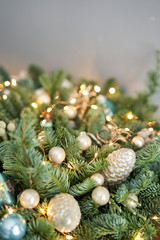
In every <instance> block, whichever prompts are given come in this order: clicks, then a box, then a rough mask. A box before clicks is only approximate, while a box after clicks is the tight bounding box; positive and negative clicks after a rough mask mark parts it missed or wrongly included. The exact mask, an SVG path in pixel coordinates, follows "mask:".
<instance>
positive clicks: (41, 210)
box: [39, 207, 45, 215]
mask: <svg viewBox="0 0 160 240" xmlns="http://www.w3.org/2000/svg"><path fill="white" fill-rule="evenodd" d="M39 210H40V212H41V213H42V214H43V215H45V211H44V209H43V208H41V207H40V208H39Z"/></svg>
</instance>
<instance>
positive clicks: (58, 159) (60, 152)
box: [48, 147, 66, 164]
mask: <svg viewBox="0 0 160 240" xmlns="http://www.w3.org/2000/svg"><path fill="white" fill-rule="evenodd" d="M48 156H49V160H50V161H51V162H53V163H55V164H61V163H62V162H63V161H64V159H65V157H66V153H65V151H64V149H63V148H61V147H53V148H51V149H50V151H49V154H48Z"/></svg>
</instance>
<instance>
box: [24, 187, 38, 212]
mask: <svg viewBox="0 0 160 240" xmlns="http://www.w3.org/2000/svg"><path fill="white" fill-rule="evenodd" d="M39 201H40V196H39V193H38V192H37V191H36V190H34V189H26V190H24V191H23V192H22V193H21V195H20V203H21V205H22V206H23V207H24V208H27V209H31V208H35V207H36V206H37V205H38V203H39Z"/></svg>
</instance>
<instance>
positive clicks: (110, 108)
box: [97, 95, 114, 116]
mask: <svg viewBox="0 0 160 240" xmlns="http://www.w3.org/2000/svg"><path fill="white" fill-rule="evenodd" d="M97 102H98V103H99V104H101V105H103V107H104V108H105V110H106V111H105V113H106V116H112V115H113V114H114V104H113V103H112V102H111V101H110V100H109V99H107V98H106V97H105V96H103V95H99V96H98V97H97Z"/></svg>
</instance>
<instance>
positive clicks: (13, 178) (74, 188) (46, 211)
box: [0, 52, 160, 240]
mask: <svg viewBox="0 0 160 240" xmlns="http://www.w3.org/2000/svg"><path fill="white" fill-rule="evenodd" d="M159 70H160V54H159V52H157V68H156V70H154V71H151V72H149V74H148V83H147V84H148V85H147V87H146V91H145V92H140V93H138V94H137V96H136V97H130V96H128V95H127V94H126V93H125V92H124V91H123V90H122V89H121V88H120V86H119V84H118V82H117V81H116V79H114V78H110V79H107V80H106V81H105V83H104V85H103V86H101V87H100V86H99V84H98V83H97V82H96V81H93V80H91V81H88V80H86V79H81V80H80V83H79V84H78V85H76V86H74V84H73V77H72V76H71V75H70V74H68V73H66V72H65V71H62V70H57V71H54V72H52V73H51V74H46V73H45V72H44V70H43V69H42V68H40V67H38V66H36V65H31V66H29V68H28V73H27V74H26V75H25V76H19V77H17V79H15V78H12V77H11V76H10V75H9V74H8V72H7V71H6V70H5V69H4V68H3V67H0V239H2V240H20V239H25V240H31V239H32V240H41V239H44V240H54V239H55V240H60V239H83V240H87V239H88V240H92V239H93V240H94V239H103V240H104V239H106V240H114V239H125V240H130V239H134V240H140V239H145V240H147V239H148V240H149V239H152V237H153V236H155V235H156V234H157V232H158V231H159V223H160V123H159V122H157V121H156V120H155V119H154V113H155V112H156V110H157V107H156V106H155V105H153V104H151V97H152V95H153V94H154V93H155V92H156V90H157V87H158V86H159Z"/></svg>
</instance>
